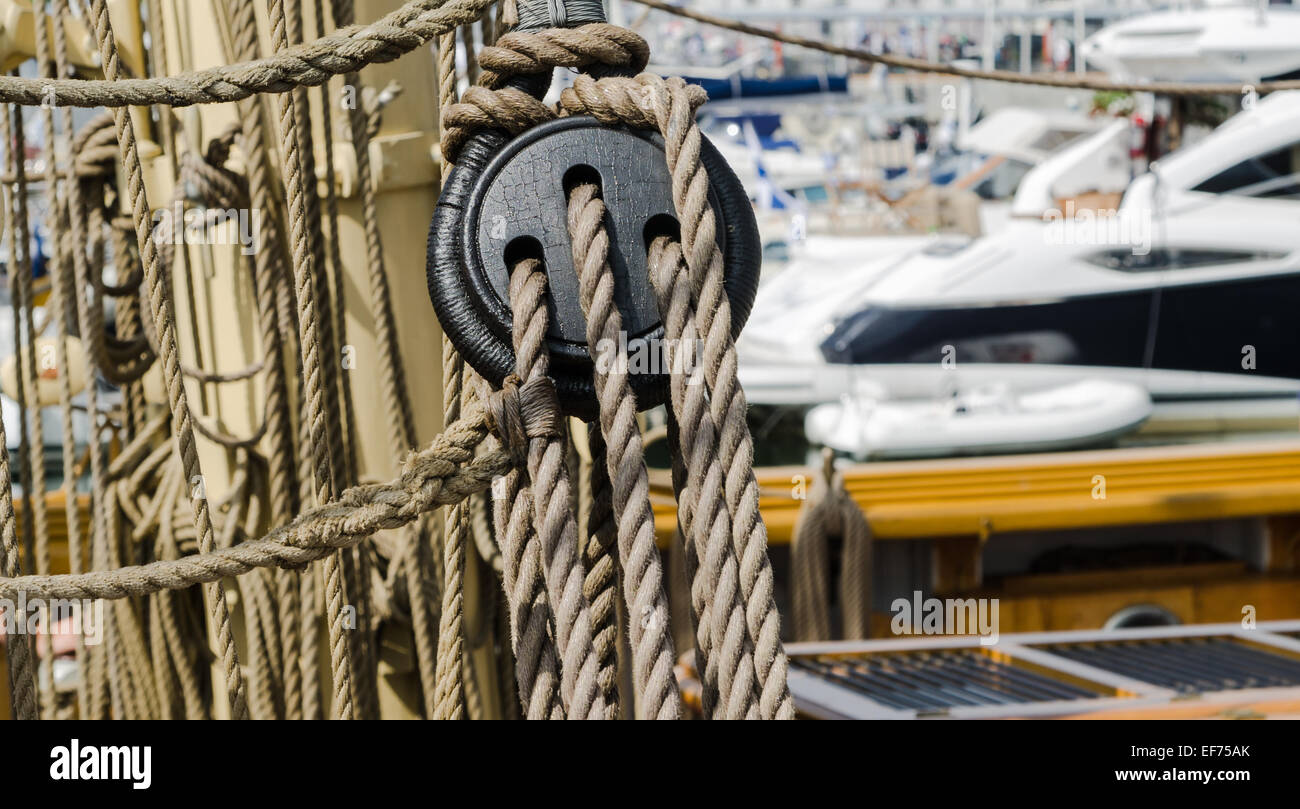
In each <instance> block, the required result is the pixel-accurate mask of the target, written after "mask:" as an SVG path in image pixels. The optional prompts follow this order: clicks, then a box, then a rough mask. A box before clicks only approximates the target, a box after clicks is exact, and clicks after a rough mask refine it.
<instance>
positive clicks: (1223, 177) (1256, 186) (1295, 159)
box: [1192, 143, 1300, 199]
mask: <svg viewBox="0 0 1300 809" xmlns="http://www.w3.org/2000/svg"><path fill="white" fill-rule="evenodd" d="M1192 190H1193V191H1204V192H1206V193H1208V194H1237V195H1239V196H1246V197H1270V198H1274V199H1300V143H1293V144H1291V145H1290V146H1285V147H1283V148H1281V149H1278V150H1277V151H1273V152H1269V153H1268V154H1263V155H1256V156H1255V157H1252V158H1250V159H1248V160H1243V161H1241V162H1240V163H1238V164H1237V165H1235V166H1233V167H1232V168H1229V169H1224V170H1223V171H1221V172H1219V173H1218V174H1216V175H1214V176H1213V177H1211V178H1210V179H1208V180H1205V181H1204V182H1202V183H1201V184H1200V185H1198V186H1196V187H1195V188H1193V189H1192Z"/></svg>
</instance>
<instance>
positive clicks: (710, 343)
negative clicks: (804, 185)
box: [431, 24, 793, 718]
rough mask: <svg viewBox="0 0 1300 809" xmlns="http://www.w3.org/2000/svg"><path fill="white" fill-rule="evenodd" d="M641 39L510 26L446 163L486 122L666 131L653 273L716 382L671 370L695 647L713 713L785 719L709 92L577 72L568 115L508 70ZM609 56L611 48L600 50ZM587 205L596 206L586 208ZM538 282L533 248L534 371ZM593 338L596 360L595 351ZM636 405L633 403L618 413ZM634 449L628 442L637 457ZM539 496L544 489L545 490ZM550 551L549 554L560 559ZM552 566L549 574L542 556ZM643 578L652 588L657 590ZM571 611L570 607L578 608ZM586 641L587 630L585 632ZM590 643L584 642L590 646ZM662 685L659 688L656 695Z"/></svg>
mask: <svg viewBox="0 0 1300 809" xmlns="http://www.w3.org/2000/svg"><path fill="white" fill-rule="evenodd" d="M629 34H630V32H627V31H626V30H625V29H619V28H617V27H614V26H608V25H604V24H591V25H585V26H582V27H580V28H577V29H572V30H562V31H560V30H557V31H542V32H536V33H531V32H514V33H511V34H507V35H505V36H503V37H501V39H500V40H499V41H498V43H497V45H496V46H495V47H490V48H485V49H484V50H483V52H482V55H481V57H480V62H481V64H482V65H483V67H484V72H483V76H482V78H481V79H480V86H478V87H474V88H471V89H470V90H469V91H467V92H466V93H465V94H464V96H463V98H462V102H461V103H460V104H457V105H455V106H454V107H452V108H451V109H449V110H448V111H447V112H446V115H445V119H444V120H445V123H446V126H447V133H446V136H445V138H444V155H445V157H446V159H447V160H448V161H449V162H458V161H459V159H460V150H461V149H463V148H465V146H466V145H467V143H468V142H469V141H470V139H471V138H472V137H474V136H475V133H476V132H479V131H482V130H484V129H496V130H500V131H504V132H506V133H507V134H510V135H515V134H519V133H521V132H524V131H526V130H528V129H531V128H532V127H533V126H535V125H537V124H539V123H544V122H546V121H549V120H552V119H553V118H555V117H556V116H557V115H570V114H589V115H592V116H594V117H595V118H597V119H598V120H599V121H601V122H602V123H606V124H613V125H622V126H632V127H638V128H649V129H654V130H656V131H658V132H659V133H661V134H662V135H663V136H664V138H665V144H666V153H667V160H668V166H669V169H670V171H671V173H672V189H673V202H674V205H675V207H676V209H677V215H678V220H679V222H680V224H681V230H682V242H681V244H678V243H677V242H676V240H674V239H667V238H660V239H656V240H655V242H654V246H652V247H651V251H650V257H649V265H650V267H651V275H652V277H651V279H650V280H651V282H652V284H654V286H655V291H656V293H657V294H658V298H659V308H660V312H661V316H662V318H663V323H664V325H665V327H666V333H665V336H666V338H667V339H669V340H676V341H681V342H679V343H678V344H679V345H693V344H694V340H695V338H696V336H697V335H698V336H699V337H701V338H702V339H703V341H704V345H705V348H704V357H705V368H703V369H698V370H697V372H696V373H697V374H698V376H697V377H696V379H697V380H699V381H703V382H704V383H705V384H702V385H688V384H686V383H687V380H686V379H685V378H684V376H683V375H681V374H671V375H670V387H671V388H672V398H671V401H672V410H673V412H674V413H676V414H677V415H678V417H679V418H680V419H682V420H683V422H684V423H685V425H686V427H685V429H683V430H682V431H681V434H682V439H683V440H682V444H681V450H682V452H683V453H684V454H683V457H685V458H687V459H688V467H689V471H690V474H689V476H683V478H682V480H683V481H684V483H683V485H682V486H680V487H679V492H678V494H679V502H680V503H681V505H680V508H679V515H681V518H682V523H683V530H684V531H685V533H687V534H688V535H689V536H690V539H689V540H688V545H689V549H690V553H691V554H692V555H694V556H695V557H696V558H697V562H696V565H695V569H696V576H695V582H694V584H693V593H694V598H693V601H694V609H693V612H694V613H695V615H694V617H695V619H696V621H697V642H698V644H697V645H698V648H699V650H700V651H701V654H702V656H703V658H704V660H705V665H704V667H703V669H704V672H705V674H704V678H705V681H706V692H707V694H708V696H706V710H707V712H708V713H709V715H717V716H727V717H733V718H746V717H750V718H759V717H762V718H788V717H792V716H793V704H792V703H791V701H790V697H789V692H788V690H787V688H786V682H785V679H786V676H785V673H786V662H785V655H784V652H783V650H782V649H781V645H780V637H779V617H778V615H777V613H776V608H775V603H774V601H773V585H772V581H773V577H772V572H771V566H770V563H769V562H768V560H767V551H766V532H765V529H764V528H763V527H762V522H761V519H759V517H758V510H757V484H756V483H755V482H754V480H753V471H752V452H753V450H752V440H751V439H750V438H749V436H748V429H747V427H746V426H745V410H746V407H747V406H746V404H745V402H744V398H743V394H741V392H740V388H739V386H738V384H736V381H735V371H736V362H735V348H734V343H733V342H732V340H733V335H732V333H731V330H732V325H733V323H732V316H731V309H730V306H729V303H728V299H727V292H726V290H725V288H724V284H723V281H724V259H723V254H722V251H721V249H720V248H719V247H718V245H717V240H716V235H715V234H716V230H717V222H716V218H715V216H714V213H713V209H712V205H711V204H710V201H709V197H708V191H709V188H710V182H709V177H708V172H707V171H706V170H705V169H704V167H703V166H702V165H701V161H702V153H701V142H702V139H701V136H700V134H699V131H698V128H697V127H696V126H695V124H694V113H695V110H696V109H697V108H698V106H699V105H700V104H701V103H703V101H704V94H703V91H702V90H701V89H700V88H698V87H688V86H687V85H685V83H684V82H682V81H681V80H671V81H669V82H665V81H664V80H663V79H660V78H659V77H655V76H648V75H642V76H639V77H637V78H636V79H628V78H617V77H607V78H602V79H595V78H592V77H591V76H585V75H579V76H578V77H577V78H576V80H575V82H576V83H575V87H574V88H571V89H570V90H566V91H565V92H564V94H563V95H562V96H561V102H560V105H561V110H560V111H556V110H552V109H550V108H548V107H546V106H545V105H544V104H542V103H541V102H540V101H538V100H537V98H535V97H534V96H533V95H531V94H530V93H529V92H526V91H525V90H524V89H522V88H521V87H518V86H512V85H513V82H510V81H509V80H510V79H511V78H512V77H515V76H519V75H522V76H541V75H543V74H546V73H548V72H549V71H550V70H551V69H553V68H554V67H555V66H557V65H563V66H566V67H579V68H592V67H596V68H599V69H600V70H601V71H602V72H605V73H607V72H609V71H611V70H613V71H625V72H635V71H636V70H639V69H641V67H642V66H643V65H644V64H645V55H646V53H647V50H646V48H645V46H644V43H643V42H637V39H639V38H634V37H633V36H630V35H629ZM604 57H612V58H610V59H609V61H603V58H604ZM516 71H517V72H516ZM530 89H532V88H530ZM476 159H478V158H476ZM458 170H459V169H458ZM570 194H571V197H570V205H571V206H572V207H571V208H570V230H571V237H572V238H571V241H573V243H574V254H575V267H576V268H578V269H579V272H580V279H581V280H580V286H585V289H584V290H583V297H584V298H585V300H584V307H583V308H584V309H585V310H587V311H586V313H587V316H588V318H589V319H588V323H587V328H588V338H589V341H591V340H593V339H597V338H599V337H600V336H601V335H605V334H608V333H609V331H608V330H609V329H610V327H611V326H612V327H613V330H614V331H615V332H617V331H619V330H620V326H619V322H618V320H617V318H618V316H619V312H618V309H617V307H614V306H612V305H611V304H610V302H609V301H603V302H602V304H601V305H600V306H599V307H597V308H596V310H595V314H596V315H599V316H601V317H603V318H604V321H603V322H596V320H594V319H593V317H592V315H593V312H592V309H593V306H592V305H593V303H595V300H596V299H595V295H596V291H597V290H598V288H599V286H600V284H601V275H600V273H599V268H600V267H601V266H602V265H604V264H605V254H606V252H607V250H608V242H607V236H606V235H605V232H604V228H603V227H602V226H601V224H602V223H601V219H602V218H603V211H602V210H601V206H600V205H599V203H598V201H597V200H596V194H595V188H594V187H583V186H578V187H577V188H576V189H574V190H573V191H571V192H570ZM593 203H594V205H593ZM587 208H590V210H589V212H587V213H583V211H584V209H587ZM436 224H437V220H436V219H435V225H436ZM435 229H436V227H435ZM580 242H581V243H580ZM593 246H594V247H595V249H592V248H593ZM431 278H432V276H431ZM542 278H543V276H542V275H541V272H540V264H539V263H538V262H537V261H536V260H535V259H525V260H524V261H522V262H517V263H515V264H514V266H513V269H512V271H511V295H510V298H511V309H512V310H513V312H514V316H513V317H514V321H513V329H514V333H515V339H514V343H515V361H516V363H517V367H518V368H519V369H520V373H521V374H526V373H528V372H530V371H534V370H535V368H536V363H537V362H538V360H539V359H540V360H542V361H544V358H545V351H546V348H545V340H544V338H545V334H546V323H547V321H546V318H545V316H544V315H545V312H544V310H541V313H540V316H539V309H540V307H539V303H538V297H537V296H538V295H540V293H541V290H542ZM432 283H433V282H432V281H431V284H432ZM605 294H606V295H608V292H606V293H605ZM435 300H436V296H435ZM440 311H441V310H440ZM742 322H743V317H742ZM590 348H591V350H592V352H593V356H594V352H595V346H594V345H592V346H590ZM539 351H541V352H542V353H541V354H539V353H538V352H539ZM609 382H610V380H609V378H608V377H607V376H602V375H599V374H598V378H597V385H598V387H599V388H600V389H601V390H602V392H601V393H600V395H598V397H597V399H598V401H599V404H600V407H601V412H602V427H603V428H607V429H608V430H609V431H611V432H612V433H613V434H614V435H615V436H616V439H617V440H618V441H620V442H621V444H620V446H619V453H618V454H616V455H615V456H614V463H612V464H611V465H610V468H609V470H608V471H609V474H610V476H611V477H612V478H614V479H615V485H616V487H618V491H619V492H620V494H622V495H623V497H624V498H625V499H624V506H625V507H628V511H624V515H625V516H626V515H627V514H629V513H630V514H632V515H633V516H632V517H631V518H627V519H624V520H622V521H620V525H619V532H620V543H619V544H620V554H619V555H620V563H621V566H622V568H623V570H624V571H628V570H632V571H633V572H634V573H635V574H636V575H634V576H629V577H625V578H626V581H627V585H626V589H625V598H626V599H627V602H628V605H627V606H628V613H629V614H630V615H632V616H633V619H632V620H636V616H638V615H642V614H644V613H645V610H646V608H647V607H649V609H650V611H651V613H652V614H661V616H659V617H655V618H653V619H652V620H650V621H648V622H646V624H645V625H643V628H644V626H651V627H653V628H654V629H655V631H654V632H653V633H651V636H652V638H653V640H652V641H651V642H650V644H649V645H648V646H647V645H646V644H644V643H639V642H637V641H636V639H634V643H633V652H634V655H637V656H638V658H639V659H638V660H637V661H636V664H635V665H636V673H637V675H638V676H637V679H638V684H637V685H638V689H639V693H638V696H639V698H640V704H641V706H642V707H644V706H645V705H646V704H647V703H648V704H649V705H650V708H649V711H648V712H649V713H650V714H651V715H659V716H662V717H664V718H667V717H669V716H675V715H676V714H677V712H678V710H679V708H678V705H679V701H680V697H679V696H678V694H677V689H676V685H675V683H672V684H671V686H670V687H665V680H667V681H669V682H671V677H670V676H669V675H670V673H671V665H672V657H671V647H670V645H669V636H668V630H669V623H668V621H667V620H666V612H667V604H666V598H665V597H664V595H663V586H662V571H661V570H660V568H661V564H659V563H658V560H657V559H656V563H655V564H654V565H653V573H648V572H647V568H646V567H645V564H646V557H645V555H644V551H643V547H644V545H643V541H641V540H638V539H637V538H636V537H638V535H644V531H642V530H640V527H644V525H645V520H644V519H643V517H644V515H645V512H644V510H643V509H642V508H640V503H641V499H642V498H643V497H644V496H645V489H644V488H642V487H640V486H638V485H637V481H636V470H638V469H639V470H640V473H641V474H642V475H644V462H643V460H641V458H640V457H639V456H638V453H637V452H636V449H638V448H639V441H638V447H636V448H632V447H629V446H627V443H626V442H627V430H628V426H627V418H628V414H632V415H634V414H635V410H636V406H635V405H634V404H632V396H631V394H630V391H628V390H627V389H626V386H625V385H622V384H614V385H612V386H611V385H610V384H609ZM624 403H626V404H624ZM624 407H626V408H627V410H626V411H625V412H622V408H624ZM633 422H634V420H633ZM633 431H635V430H634V429H633ZM608 437H609V435H608V434H607V435H606V439H608ZM624 452H626V453H628V454H627V456H626V457H625V456H624V455H623V454H622V453H624ZM535 460H536V450H535V451H534V453H533V457H530V472H531V473H532V475H533V477H534V482H536V475H537V472H538V471H539V469H537V468H533V467H534V464H533V463H531V462H532V461H535ZM557 466H558V464H557ZM629 474H630V475H631V477H629ZM562 477H563V475H562V474H561V478H562ZM549 482H550V481H549V478H548V479H547V485H544V486H543V491H547V492H548V493H549V491H550V490H549ZM566 490H567V489H566ZM525 491H526V487H524V486H519V487H518V488H517V489H515V488H513V487H512V492H511V494H512V495H515V496H522V494H523V492H525ZM534 495H535V496H536V497H539V498H540V495H538V494H537V493H536V492H534ZM555 499H561V498H558V497H557V498H555ZM564 499H567V498H564ZM503 511H510V512H511V513H514V514H515V515H516V517H517V516H518V511H519V510H518V509H517V508H515V509H507V508H506V507H503V506H501V505H500V503H498V524H499V525H500V524H501V523H502V520H501V518H500V515H501V513H502V512H503ZM534 511H535V512H537V517H538V519H539V520H540V519H542V517H543V513H542V512H541V511H540V510H539V509H538V508H537V505H536V503H534ZM550 517H551V519H553V520H561V521H562V522H564V524H566V525H567V524H568V521H569V518H568V517H566V516H565V515H564V514H559V513H555V512H554V511H553V512H552V513H551V514H550ZM651 526H652V523H651ZM535 527H536V530H537V531H538V532H539V533H541V532H543V531H554V530H555V525H554V524H553V523H552V524H547V523H546V522H540V523H536V525H535ZM652 533H653V529H652V528H651V535H652ZM638 546H639V547H640V548H641V549H642V552H641V553H640V555H638V554H636V553H634V548H638ZM656 554H657V551H656ZM562 555H563V554H562ZM546 558H547V559H548V561H549V560H550V559H551V556H550V554H546ZM566 564H568V562H566ZM571 564H572V567H567V568H566V570H570V571H571V570H572V569H573V568H574V567H580V562H578V561H577V560H573V561H572V563H571ZM544 572H552V573H553V571H546V569H545V567H544ZM647 575H649V582H647V578H646V577H647ZM566 581H569V579H568V578H567V575H566V577H564V579H563V581H561V576H559V575H550V576H548V577H547V581H546V590H547V592H548V597H549V599H550V602H551V605H552V611H553V613H554V612H558V611H557V609H556V605H557V603H559V600H558V594H557V593H556V590H558V589H561V588H563V587H564V582H566ZM647 583H650V584H652V586H651V587H649V588H648V589H646V588H645V585H646V584H647ZM638 590H642V591H641V592H638ZM566 592H567V590H566ZM647 598H649V599H650V600H649V601H647ZM518 606H519V605H518V604H517V603H516V604H515V607H514V609H515V614H516V615H517V616H518V617H524V616H523V613H520V612H518ZM565 609H566V610H569V611H571V610H573V609H574V608H573V607H572V605H566V606H565ZM580 612H581V610H580V609H579V613H580ZM570 614H572V613H570ZM553 617H554V618H556V620H557V635H563V634H564V631H565V629H564V628H559V627H561V626H562V625H563V624H564V623H565V622H567V621H569V620H570V619H569V618H568V617H567V616H566V617H565V618H563V619H560V618H559V617H558V616H555V615H553ZM660 617H662V619H663V620H660ZM583 628H584V629H585V626H584V627H583ZM518 631H519V625H518V624H516V632H518ZM585 640H586V638H585V637H584V638H583V641H584V643H585ZM562 646H563V645H562V644H561V647H562ZM583 649H584V652H585V646H584V647H583ZM651 660H653V661H654V662H653V663H651V662H650V661H651ZM589 663H590V660H589V658H587V657H586V656H585V654H583V653H577V652H573V653H565V651H564V650H563V648H561V653H560V664H561V667H560V678H561V683H562V688H563V689H564V691H565V692H564V694H563V697H564V701H565V702H566V705H567V706H568V707H569V708H570V709H572V707H573V699H574V694H573V693H572V691H571V689H569V688H568V684H569V683H572V682H576V681H577V680H578V679H579V675H578V674H577V673H575V672H574V671H573V670H572V668H573V667H574V666H580V667H581V675H582V682H584V683H585V682H587V681H586V679H585V676H586V674H587V671H588V669H587V666H588V665H589ZM650 672H653V676H651V674H650ZM525 681H526V677H525V676H523V675H522V674H521V676H520V682H521V692H522V693H523V694H524V695H525V697H526V696H527V692H526V691H525V690H524V684H525ZM652 688H657V689H661V690H659V691H658V692H652V691H649V690H648V689H652ZM647 697H650V699H649V700H648V699H647ZM583 705H584V706H585V705H587V703H583Z"/></svg>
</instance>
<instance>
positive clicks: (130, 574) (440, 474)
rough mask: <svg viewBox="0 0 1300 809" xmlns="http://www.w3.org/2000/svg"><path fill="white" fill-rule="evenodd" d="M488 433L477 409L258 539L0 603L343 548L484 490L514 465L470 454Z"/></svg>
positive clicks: (151, 582)
mask: <svg viewBox="0 0 1300 809" xmlns="http://www.w3.org/2000/svg"><path fill="white" fill-rule="evenodd" d="M487 434H488V425H487V418H486V417H485V415H484V413H483V411H482V409H478V408H476V409H474V410H473V411H471V412H470V413H467V414H466V415H465V417H464V418H462V419H461V420H460V421H458V422H456V423H455V424H452V425H451V426H449V427H448V428H447V429H446V430H445V431H444V432H443V433H442V434H441V435H440V436H438V437H437V438H435V439H434V440H433V442H432V443H431V444H430V445H429V446H428V447H426V448H425V449H423V450H419V451H417V452H412V453H411V454H410V455H408V456H407V458H406V461H405V462H404V463H403V465H402V472H401V474H400V475H399V476H398V477H397V479H396V480H393V481H390V482H388V483H375V484H369V485H363V486H354V487H352V488H351V489H348V490H346V491H345V492H343V494H342V495H340V496H339V499H338V500H337V501H336V502H331V503H327V504H325V505H323V506H318V507H316V508H313V509H310V510H308V511H306V512H304V513H303V514H302V515H300V516H299V517H298V518H297V519H295V520H294V521H293V522H291V523H289V524H288V525H285V526H283V527H281V528H279V529H276V530H275V531H272V532H271V533H270V534H268V535H267V536H266V537H264V538H262V539H259V540H254V541H251V542H244V543H241V544H239V545H235V546H233V547H229V548H222V549H219V550H216V551H213V552H212V553H205V554H197V555H193V556H185V557H182V558H180V559H175V560H169V561H158V562H152V563H150V564H147V565H136V566H131V567H121V568H116V569H113V570H100V571H95V572H92V573H83V574H79V575H60V576H20V577H17V578H0V599H10V600H17V599H18V597H19V596H20V594H21V595H22V596H24V597H25V598H28V599H33V598H44V599H53V598H64V599H80V598H125V597H127V596H133V595H146V594H148V593H155V592H158V591H159V590H174V589H178V588H182V587H189V586H190V585H193V584H201V583H206V582H212V581H216V580H217V579H220V578H224V577H226V576H238V575H240V574H243V573H247V572H248V571H250V570H252V569H253V568H255V567H270V566H271V565H278V566H281V567H297V566H300V565H304V564H307V563H308V562H313V561H315V560H317V559H321V558H323V557H324V556H326V555H328V554H330V553H333V552H334V549H336V548H346V547H350V546H352V545H355V544H356V543H358V542H360V541H361V540H362V539H364V538H365V537H368V536H370V535H371V534H373V533H375V532H376V531H381V530H384V529H386V528H397V527H399V526H402V525H405V524H407V523H409V522H411V521H413V520H414V519H415V518H416V517H418V516H419V515H420V514H423V513H424V512H426V511H430V510H432V509H434V508H437V507H438V506H444V505H449V504H451V503H458V502H460V501H461V500H463V499H465V498H466V497H468V496H469V495H471V494H474V493H476V492H481V491H483V490H485V489H486V488H487V487H488V486H489V485H490V484H491V482H492V480H493V478H496V477H497V476H499V475H503V474H505V473H506V472H507V471H508V470H509V469H511V468H512V467H513V466H514V465H515V464H516V463H518V458H517V456H516V455H514V454H511V453H510V452H508V451H506V450H504V449H491V450H488V451H486V452H481V453H480V454H479V455H478V456H477V457H475V456H474V450H475V448H476V447H478V446H479V444H481V443H482V442H483V440H484V438H485V437H486V436H487Z"/></svg>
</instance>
